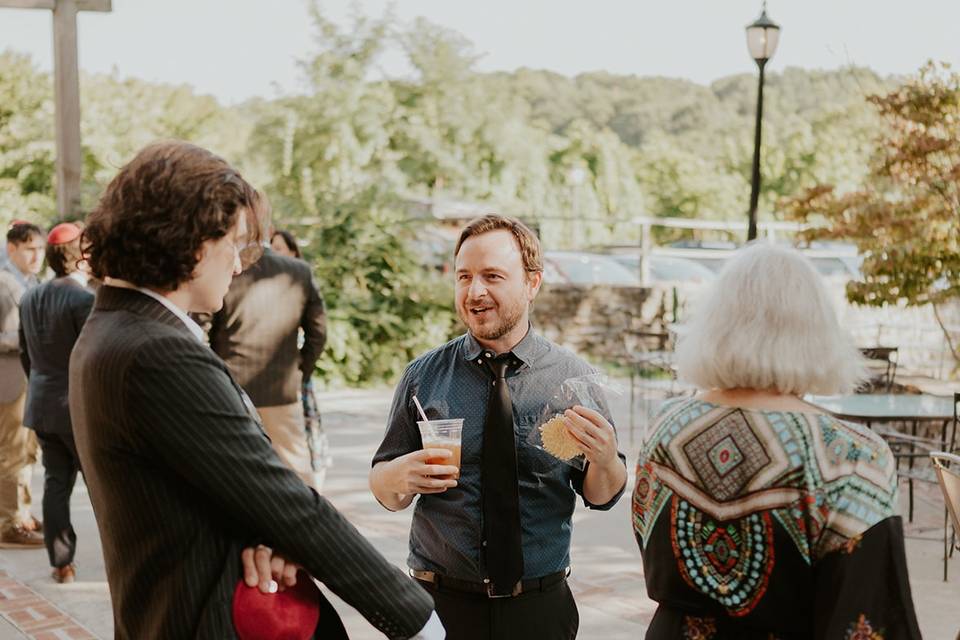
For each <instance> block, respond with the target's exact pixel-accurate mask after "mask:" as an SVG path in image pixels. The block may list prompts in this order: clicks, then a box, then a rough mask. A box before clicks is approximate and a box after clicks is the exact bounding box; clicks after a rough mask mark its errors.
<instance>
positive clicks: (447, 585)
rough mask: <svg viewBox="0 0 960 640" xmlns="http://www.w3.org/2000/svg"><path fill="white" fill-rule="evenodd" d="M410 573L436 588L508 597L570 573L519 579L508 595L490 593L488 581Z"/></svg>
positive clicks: (540, 588) (538, 588) (541, 587)
mask: <svg viewBox="0 0 960 640" xmlns="http://www.w3.org/2000/svg"><path fill="white" fill-rule="evenodd" d="M410 575H411V577H413V578H415V579H416V580H419V581H420V582H426V583H428V584H432V585H434V586H435V587H437V588H438V589H449V590H450V591H460V592H462V593H476V594H482V595H485V596H487V597H488V598H510V597H513V596H518V595H520V594H521V593H530V592H534V591H545V590H547V589H549V588H550V587H552V586H554V585H557V584H559V583H561V582H563V581H564V580H566V579H567V576H569V575H570V567H567V568H566V569H564V570H563V571H557V572H556V573H551V574H550V575H546V576H543V577H542V578H531V579H530V580H521V581H520V582H518V583H517V586H516V587H514V589H513V593H510V594H509V595H493V594H491V593H490V590H491V589H492V588H493V585H492V584H490V582H489V581H487V582H471V581H469V580H458V579H457V578H448V577H447V576H442V575H440V574H438V573H434V572H433V571H418V570H416V569H410Z"/></svg>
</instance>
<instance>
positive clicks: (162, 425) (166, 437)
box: [124, 336, 433, 638]
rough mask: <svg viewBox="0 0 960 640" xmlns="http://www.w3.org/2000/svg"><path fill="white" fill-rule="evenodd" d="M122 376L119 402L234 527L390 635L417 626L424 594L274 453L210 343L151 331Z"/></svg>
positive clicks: (151, 445) (426, 601)
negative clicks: (290, 562)
mask: <svg viewBox="0 0 960 640" xmlns="http://www.w3.org/2000/svg"><path fill="white" fill-rule="evenodd" d="M127 380H128V384H127V385H126V389H125V396H126V397H125V398H124V402H125V404H126V406H128V407H131V409H133V410H134V411H136V412H137V413H136V415H135V416H134V417H133V421H134V422H135V428H136V429H137V430H138V431H139V432H140V433H141V436H142V438H143V439H144V440H145V443H146V445H147V448H148V450H152V451H153V454H154V455H155V456H156V457H157V458H158V459H159V460H161V461H162V463H163V465H164V466H167V467H168V468H170V469H172V470H173V472H174V473H176V474H177V475H179V476H180V477H182V478H183V480H184V481H186V482H187V483H188V484H190V485H191V486H193V487H195V489H196V491H197V492H198V494H199V495H201V496H203V497H204V498H205V499H206V500H208V501H209V502H210V505H211V509H216V510H218V511H220V512H222V513H224V515H225V516H227V517H229V518H230V520H233V521H235V522H237V523H239V524H240V525H241V526H242V527H244V528H245V529H246V531H243V532H237V533H238V536H239V535H245V538H244V539H250V538H255V539H258V540H261V541H263V542H264V543H266V544H268V545H271V546H273V547H275V548H277V549H279V550H281V551H283V552H284V553H285V554H287V555H288V556H289V557H291V558H294V559H295V560H297V561H298V562H300V563H301V564H302V565H303V566H304V567H306V568H307V570H308V571H309V572H310V573H311V574H313V575H314V576H315V577H316V578H318V579H319V580H321V581H323V582H324V583H325V584H326V585H327V586H329V587H330V589H332V590H333V591H334V592H335V593H336V594H337V595H339V596H340V597H341V598H343V599H344V600H345V601H346V602H347V603H348V604H350V605H351V606H353V607H354V608H356V609H357V610H358V611H359V612H360V613H361V614H362V615H363V616H364V617H365V618H366V619H367V620H369V621H370V623H371V624H373V625H374V626H375V627H377V628H378V629H380V630H381V631H382V632H383V633H384V634H386V635H387V636H388V637H390V638H407V637H410V636H413V635H415V634H416V633H417V632H418V631H419V630H420V629H421V628H423V626H424V624H425V623H426V621H427V619H428V618H429V617H430V614H431V611H432V609H433V605H432V602H431V600H430V597H429V596H428V595H427V594H426V593H425V592H424V591H423V590H422V589H421V588H420V587H419V586H417V585H416V584H415V583H414V582H413V581H412V580H410V579H409V578H408V577H407V576H405V575H404V574H403V572H401V571H400V570H399V569H398V568H397V567H395V566H393V565H391V564H389V563H388V562H387V561H386V560H385V559H384V558H383V557H382V556H381V555H380V554H379V552H377V550H376V549H375V548H374V547H373V546H372V545H371V544H370V543H369V542H368V541H367V540H366V539H365V538H363V537H362V536H361V535H360V534H359V533H358V532H357V530H356V529H355V528H354V527H353V526H352V525H351V524H350V523H349V522H347V520H346V519H344V518H343V516H341V515H340V513H339V512H338V511H337V510H336V509H335V508H334V507H333V506H332V505H331V504H330V503H329V502H328V501H327V500H326V499H325V498H323V497H321V496H319V495H318V494H316V493H315V492H314V491H312V490H311V489H309V488H307V487H306V485H304V484H303V482H302V481H300V479H299V478H298V477H297V476H296V475H295V474H294V473H293V472H292V471H289V470H288V469H287V468H286V467H285V466H284V465H283V464H282V463H281V462H280V460H279V459H278V458H277V456H276V455H275V454H274V452H273V449H272V448H271V446H270V443H269V441H268V440H267V438H266V436H265V435H264V434H263V431H262V430H261V429H260V428H259V426H258V425H257V423H256V422H255V421H254V420H253V419H252V418H251V417H250V416H249V414H248V413H247V411H246V409H245V406H244V403H243V401H242V398H241V396H240V393H239V389H238V387H236V386H235V384H234V383H233V382H232V380H231V379H230V377H229V376H228V375H227V373H226V371H225V369H224V366H223V364H222V362H221V361H220V360H219V359H218V358H217V357H216V356H215V355H214V354H213V353H212V352H211V351H210V350H209V349H207V348H206V347H204V346H203V345H201V344H200V343H198V342H196V341H194V340H191V339H189V338H187V337H184V336H176V337H163V338H157V339H152V340H149V341H147V342H146V344H145V345H144V346H142V347H141V348H140V351H139V352H138V353H137V355H136V358H135V364H134V365H133V366H132V367H131V369H130V370H129V371H128V376H127ZM148 499H149V497H148V496H145V500H148ZM238 562H239V558H238Z"/></svg>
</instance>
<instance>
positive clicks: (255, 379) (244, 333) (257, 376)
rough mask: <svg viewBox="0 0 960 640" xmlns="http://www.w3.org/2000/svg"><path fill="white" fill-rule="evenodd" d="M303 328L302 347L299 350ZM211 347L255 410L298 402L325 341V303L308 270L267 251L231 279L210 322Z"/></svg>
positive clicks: (304, 266)
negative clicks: (298, 339) (299, 339)
mask: <svg viewBox="0 0 960 640" xmlns="http://www.w3.org/2000/svg"><path fill="white" fill-rule="evenodd" d="M301 327H302V328H303V333H304V342H303V347H301V348H300V349H298V348H297V333H298V329H300V328H301ZM209 336H210V346H211V347H212V348H213V350H214V351H215V352H216V353H217V354H218V355H219V356H220V357H221V358H223V361H224V362H226V363H227V366H228V367H229V368H230V372H231V373H232V374H233V377H234V379H235V380H236V381H237V383H238V384H239V385H240V386H241V387H243V389H244V390H245V391H246V392H247V393H248V394H250V399H251V400H253V404H254V405H256V406H258V407H275V406H279V405H285V404H292V403H294V402H299V401H300V383H301V380H307V379H309V378H310V375H311V374H312V373H313V369H314V367H315V366H316V364H317V358H319V357H320V354H321V352H322V351H323V346H324V344H325V343H326V341H327V329H326V314H325V313H324V308H323V298H321V297H320V293H319V292H318V291H317V287H316V285H314V283H313V276H312V274H311V273H310V265H308V264H307V263H306V262H304V261H303V260H297V259H295V258H288V257H286V256H281V255H279V254H277V253H274V252H273V251H270V250H269V249H266V250H265V251H264V252H263V256H262V257H261V258H260V259H259V260H258V261H257V262H256V263H255V264H254V265H253V266H251V267H250V268H249V269H247V270H246V271H244V272H243V273H242V274H240V275H239V276H237V277H236V278H234V279H233V282H232V283H231V284H230V291H229V292H228V293H227V296H226V298H224V300H223V309H221V310H220V311H219V312H217V313H216V314H215V315H214V316H213V319H212V321H211V325H210V330H209Z"/></svg>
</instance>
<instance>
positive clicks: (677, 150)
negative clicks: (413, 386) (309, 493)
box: [0, 10, 895, 382]
mask: <svg viewBox="0 0 960 640" xmlns="http://www.w3.org/2000/svg"><path fill="white" fill-rule="evenodd" d="M314 19H315V23H316V43H317V48H316V50H315V51H313V52H311V53H309V54H308V55H307V56H306V57H305V59H304V60H303V61H302V65H303V72H304V77H305V80H306V82H305V89H304V91H303V92H301V93H300V94H297V95H292V96H288V97H284V98H280V99H276V100H260V99H258V100H253V101H250V102H248V103H245V104H242V105H238V106H233V107H224V106H222V105H220V104H218V103H217V101H216V100H214V99H213V98H211V97H209V96H203V95H197V94H196V93H195V92H194V91H193V90H192V89H190V88H189V87H185V86H169V85H160V84H154V83H147V82H143V81H140V80H136V79H124V78H119V77H116V76H111V75H108V76H103V75H98V76H83V78H82V108H83V145H84V147H83V155H84V162H85V166H84V175H83V180H84V184H83V200H82V204H83V206H84V207H86V208H89V207H91V206H92V205H93V204H94V202H95V200H96V197H97V194H98V193H99V192H100V190H101V189H102V187H103V185H104V184H105V183H106V182H107V181H108V180H109V179H110V178H111V177H112V175H113V173H114V172H115V171H116V168H117V167H119V166H120V165H121V164H123V162H125V161H126V160H127V159H129V158H130V157H131V155H132V154H133V153H134V151H135V150H136V149H138V148H139V147H141V146H142V145H143V144H145V143H146V142H148V141H150V140H153V139H156V138H164V137H176V138H183V139H187V140H191V141H194V142H197V143H198V144H201V145H204V146H207V147H209V148H211V149H213V150H215V151H217V152H219V153H221V154H222V155H224V156H225V157H227V158H228V159H229V160H230V161H231V162H233V163H235V164H237V165H238V166H240V167H241V169H242V170H243V171H244V173H245V174H246V175H247V176H248V177H250V178H251V179H252V180H253V181H254V182H256V183H257V184H258V185H259V186H262V187H264V188H265V190H266V191H267V192H268V193H269V195H270V197H271V199H272V200H273V203H274V205H275V211H276V217H277V219H278V224H279V225H280V226H286V227H290V228H291V229H292V230H293V231H295V232H296V233H298V234H299V235H300V236H301V237H302V238H304V239H305V240H306V241H307V242H308V243H309V246H308V248H307V254H308V257H309V258H310V259H311V261H312V262H313V264H314V265H315V269H316V273H317V276H318V278H319V280H320V281H321V283H322V285H323V288H324V290H325V293H326V296H327V298H328V301H329V306H330V315H331V323H332V326H331V331H330V336H331V346H330V350H329V355H330V357H328V358H326V359H324V361H323V363H322V367H323V369H324V371H323V373H324V375H325V376H326V377H328V378H330V379H343V380H347V381H350V382H357V381H363V380H377V379H388V378H391V377H392V376H395V375H396V374H397V372H398V371H399V370H400V368H401V367H402V365H403V363H404V362H406V361H407V360H408V359H409V358H410V357H412V356H413V355H415V354H417V353H418V352H420V351H422V350H423V349H424V348H426V347H428V346H430V345H433V344H436V343H437V342H439V341H441V340H442V339H443V338H444V337H445V336H446V335H448V334H449V333H450V332H451V330H454V320H453V314H452V310H451V304H450V300H451V295H450V290H451V285H452V283H451V282H449V279H450V278H449V276H444V277H442V278H441V279H440V280H438V278H439V277H440V276H438V275H435V270H430V269H424V268H423V267H422V266H421V265H422V263H423V260H422V254H424V253H429V252H430V251H432V250H433V244H434V243H433V241H432V240H431V238H432V237H433V236H431V230H430V228H429V227H430V225H429V223H428V221H427V220H425V219H423V218H417V217H416V216H411V213H410V211H411V207H410V203H411V202H412V201H415V200H420V201H422V200H424V199H435V200H461V201H467V202H472V203H479V204H481V205H482V206H483V207H485V208H489V209H490V210H496V211H502V212H505V213H509V214H513V215H517V216H520V217H523V218H525V219H527V220H530V221H532V222H534V223H536V224H537V226H538V227H539V229H540V230H541V234H542V237H543V239H544V242H545V244H546V245H547V246H548V247H550V248H574V247H589V246H595V245H603V244H611V243H618V244H623V243H636V242H638V240H639V230H638V227H637V225H635V224H633V223H632V222H631V221H632V220H633V219H634V218H635V217H637V216H641V215H652V216H680V217H698V218H720V219H732V218H733V219H736V218H740V217H741V216H743V215H745V211H746V209H747V198H748V195H749V175H750V161H751V157H752V156H751V154H752V149H753V148H752V140H753V128H752V123H753V118H754V111H753V110H754V102H755V99H756V93H755V92H756V76H755V75H753V74H749V73H747V74H743V75H739V76H733V77H729V78H724V79H722V80H718V81H716V82H714V83H713V84H712V85H710V86H702V85H698V84H695V83H692V82H688V81H685V80H677V79H669V78H656V77H651V78H640V77H632V76H614V75H611V74H607V73H589V74H583V75H580V76H577V77H575V78H568V77H564V76H561V75H557V74H555V73H551V72H547V71H536V70H529V69H521V70H518V71H516V72H514V73H479V72H477V71H476V69H475V63H476V61H477V59H478V55H477V54H476V52H475V51H474V50H473V48H472V45H471V44H470V43H469V42H467V41H466V40H465V39H464V38H463V37H462V36H460V35H459V34H457V33H454V32H451V31H448V30H446V29H443V28H440V27H438V26H436V25H433V24H430V23H428V22H426V21H423V20H420V21H417V22H415V23H413V24H410V25H403V24H399V23H397V21H396V20H395V19H394V18H393V17H392V16H391V15H390V14H389V13H388V14H386V15H384V16H380V17H369V16H362V15H361V16H358V17H356V19H355V23H353V24H350V25H348V26H345V27H341V26H338V25H336V24H333V23H331V22H330V21H328V20H327V19H325V18H324V16H323V15H321V13H320V12H319V11H318V10H315V11H314ZM386 48H397V49H399V50H400V51H402V52H403V53H404V54H405V56H406V58H407V60H408V62H409V67H410V69H411V72H410V73H409V74H407V75H405V76H404V77H402V78H385V77H383V74H382V72H381V71H380V70H379V67H378V59H379V58H380V56H381V54H382V53H383V52H384V50H385V49H386ZM745 66H748V65H746V64H745ZM768 83H769V84H768V87H767V91H766V105H767V107H766V109H767V110H766V114H765V131H764V136H765V138H764V140H765V154H764V157H763V173H764V177H765V180H764V188H763V193H762V198H761V220H762V219H770V218H772V217H775V216H776V214H775V213H774V208H775V203H776V202H777V201H778V199H780V198H782V197H785V196H786V197H789V196H796V195H798V194H800V193H802V192H803V190H804V189H805V188H808V187H810V186H812V185H814V184H817V183H823V182H829V183H831V184H835V185H838V187H839V188H840V189H851V188H853V187H854V186H855V185H857V184H859V183H860V182H862V181H863V180H864V179H865V178H866V177H867V172H868V159H869V158H870V154H871V153H872V152H873V144H874V140H875V139H876V138H877V137H878V135H879V132H880V123H881V118H882V116H879V115H878V114H877V113H876V112H875V111H874V110H873V109H871V108H870V106H869V105H868V104H867V103H866V102H865V100H864V98H865V96H867V95H869V94H874V93H881V92H884V91H887V90H889V89H891V88H892V87H893V86H895V85H894V83H893V81H891V80H889V79H884V78H880V77H878V76H877V75H875V74H873V73H872V72H870V71H867V70H863V69H847V70H843V71H837V72H818V71H803V70H799V69H787V70H786V71H784V72H783V73H772V74H770V75H769V79H768ZM51 95H52V87H51V81H50V77H49V75H48V74H45V73H41V72H39V71H38V70H37V69H36V67H35V66H34V65H33V63H32V61H31V60H29V59H28V58H26V57H24V56H20V55H16V54H12V53H5V54H0V222H2V221H3V220H8V219H10V218H13V217H31V218H36V219H39V220H41V221H47V222H49V221H52V219H53V217H54V216H55V206H54V185H53V180H54V170H53V157H54V144H53V121H52V111H53V109H52V98H51Z"/></svg>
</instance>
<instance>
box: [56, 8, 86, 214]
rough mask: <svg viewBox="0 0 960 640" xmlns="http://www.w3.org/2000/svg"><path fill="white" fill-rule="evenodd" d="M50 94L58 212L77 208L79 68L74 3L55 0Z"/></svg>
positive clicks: (72, 211)
mask: <svg viewBox="0 0 960 640" xmlns="http://www.w3.org/2000/svg"><path fill="white" fill-rule="evenodd" d="M53 95H54V101H55V103H56V114H57V126H56V131H57V211H58V212H59V213H60V219H61V220H62V219H63V218H65V217H67V216H69V215H71V214H73V213H76V212H77V211H78V210H79V209H80V166H81V157H80V68H79V63H78V62H77V3H76V0H57V6H56V8H55V9H54V10H53Z"/></svg>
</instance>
